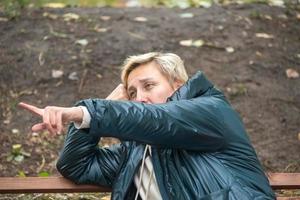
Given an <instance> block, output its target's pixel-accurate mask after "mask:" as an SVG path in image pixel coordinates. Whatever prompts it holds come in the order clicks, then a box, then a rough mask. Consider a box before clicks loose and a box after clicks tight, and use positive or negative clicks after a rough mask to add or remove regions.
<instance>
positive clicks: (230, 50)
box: [225, 47, 234, 53]
mask: <svg viewBox="0 0 300 200" xmlns="http://www.w3.org/2000/svg"><path fill="white" fill-rule="evenodd" d="M225 50H226V52H228V53H233V52H234V48H233V47H226V48H225Z"/></svg>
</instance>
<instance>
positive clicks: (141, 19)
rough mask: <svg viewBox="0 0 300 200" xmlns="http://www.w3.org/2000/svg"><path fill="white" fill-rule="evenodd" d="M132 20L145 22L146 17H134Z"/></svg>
mask: <svg viewBox="0 0 300 200" xmlns="http://www.w3.org/2000/svg"><path fill="white" fill-rule="evenodd" d="M134 21H137V22H146V21H148V19H147V18H145V17H136V18H134Z"/></svg>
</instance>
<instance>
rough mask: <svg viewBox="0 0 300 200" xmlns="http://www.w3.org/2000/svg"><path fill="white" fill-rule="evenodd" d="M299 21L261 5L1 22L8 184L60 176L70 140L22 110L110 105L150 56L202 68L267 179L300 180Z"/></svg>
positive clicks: (1, 154) (3, 171) (33, 15)
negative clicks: (126, 72)
mask: <svg viewBox="0 0 300 200" xmlns="http://www.w3.org/2000/svg"><path fill="white" fill-rule="evenodd" d="M67 13H75V14H77V15H78V16H79V18H78V19H76V17H77V15H76V16H74V15H71V19H70V18H68V16H66V15H64V14H67ZM182 13H189V14H185V15H183V16H182V15H180V14H182ZM190 13H192V14H193V15H191V14H190ZM1 15H2V14H1V13H0V16H1ZM69 16H70V15H69ZM136 17H140V18H136ZM184 17H190V18H184ZM299 18H300V16H299V11H297V10H295V9H290V8H289V9H288V8H279V7H270V6H267V5H262V4H247V5H246V4H245V5H228V6H217V5H215V6H213V7H211V8H206V9H204V8H189V9H184V10H183V9H177V8H173V9H168V8H149V9H145V8H125V9H117V8H64V9H27V10H24V11H23V12H22V13H21V16H20V17H19V18H17V19H14V20H8V21H6V20H5V19H4V18H3V15H2V18H1V19H2V20H0V35H1V37H0V94H1V96H0V113H1V114H0V122H1V123H0V133H1V134H0V141H1V143H2V145H1V151H0V176H17V175H20V176H24V175H26V176H38V174H40V175H42V174H44V175H48V174H49V175H57V171H56V170H55V162H56V159H57V157H58V153H59V150H60V149H61V147H62V144H63V138H64V136H63V135H62V136H59V137H51V136H49V134H48V133H40V134H36V133H31V131H30V126H31V125H32V124H33V123H34V122H38V121H39V119H38V118H37V117H35V116H33V115H32V114H30V113H27V112H26V111H23V110H21V109H19V108H18V107H17V103H18V102H20V101H25V102H28V103H32V104H35V105H38V106H41V107H44V106H46V105H59V106H72V105H73V104H74V103H75V102H76V101H78V100H79V99H84V98H105V97H106V96H107V95H108V94H109V93H110V91H112V90H113V89H114V88H115V87H116V86H117V85H118V84H119V82H120V78H119V66H121V65H122V63H123V61H124V59H125V58H126V57H127V56H129V55H133V54H139V53H145V52H149V51H163V52H174V53H176V54H178V55H180V56H181V57H182V58H183V59H184V61H185V65H186V67H187V70H188V73H189V75H193V74H194V73H195V72H196V71H198V70H202V71H203V72H204V73H205V74H206V75H207V77H208V78H209V79H210V80H211V81H212V82H213V83H214V84H215V85H216V86H217V87H218V88H220V89H221V90H222V91H223V92H224V93H225V95H226V96H227V98H228V99H229V101H230V102H231V104H232V106H233V107H234V109H235V110H236V111H237V112H238V113H239V114H240V116H241V118H242V120H243V122H244V124H245V127H246V129H247V132H248V134H249V137H250V139H251V141H252V143H253V146H254V147H255V149H256V152H257V154H258V157H259V159H260V161H261V163H262V165H263V167H264V169H265V170H266V171H272V172H300V154H299V152H300V141H299V139H298V134H299V133H300V126H299V121H300V114H299V113H300V101H299V99H300V78H289V77H288V76H287V74H286V70H287V69H293V70H296V71H298V72H300V35H299V33H300V19H299ZM184 40H193V41H196V42H192V41H184ZM182 41H184V42H182ZM62 73H63V74H62ZM111 142H114V140H112V139H105V140H104V141H103V142H102V145H104V144H110V143H111ZM16 144H20V146H16ZM13 145H15V146H14V147H13Z"/></svg>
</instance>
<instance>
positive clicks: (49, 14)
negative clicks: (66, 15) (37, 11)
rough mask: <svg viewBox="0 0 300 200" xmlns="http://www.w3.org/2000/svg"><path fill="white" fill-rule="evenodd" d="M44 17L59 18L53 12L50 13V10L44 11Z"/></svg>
mask: <svg viewBox="0 0 300 200" xmlns="http://www.w3.org/2000/svg"><path fill="white" fill-rule="evenodd" d="M43 17H47V18H49V19H53V20H55V19H57V18H58V15H55V14H51V13H48V12H44V13H43Z"/></svg>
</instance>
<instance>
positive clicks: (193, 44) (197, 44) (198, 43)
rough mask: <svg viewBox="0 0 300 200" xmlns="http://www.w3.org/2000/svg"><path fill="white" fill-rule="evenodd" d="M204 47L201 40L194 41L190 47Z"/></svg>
mask: <svg viewBox="0 0 300 200" xmlns="http://www.w3.org/2000/svg"><path fill="white" fill-rule="evenodd" d="M203 45H204V41H203V40H195V41H193V43H192V46H194V47H202V46H203Z"/></svg>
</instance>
